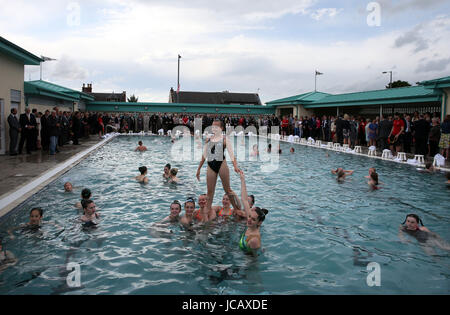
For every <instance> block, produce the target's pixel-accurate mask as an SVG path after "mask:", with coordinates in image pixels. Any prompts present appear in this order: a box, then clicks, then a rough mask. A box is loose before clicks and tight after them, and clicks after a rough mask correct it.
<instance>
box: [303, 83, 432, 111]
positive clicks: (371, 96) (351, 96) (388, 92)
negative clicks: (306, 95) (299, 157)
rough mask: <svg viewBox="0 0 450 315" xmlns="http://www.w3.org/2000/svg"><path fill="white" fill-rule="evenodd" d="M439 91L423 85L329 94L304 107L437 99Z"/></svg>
mask: <svg viewBox="0 0 450 315" xmlns="http://www.w3.org/2000/svg"><path fill="white" fill-rule="evenodd" d="M440 98H441V93H438V92H436V91H433V90H430V89H427V88H425V87H424V86H410V87H403V88H395V89H384V90H375V91H366V92H356V93H346V94H337V95H329V96H326V97H324V98H322V99H321V100H318V101H315V102H312V103H310V104H307V105H305V108H314V107H335V106H358V105H376V104H391V103H414V102H430V101H439V100H440Z"/></svg>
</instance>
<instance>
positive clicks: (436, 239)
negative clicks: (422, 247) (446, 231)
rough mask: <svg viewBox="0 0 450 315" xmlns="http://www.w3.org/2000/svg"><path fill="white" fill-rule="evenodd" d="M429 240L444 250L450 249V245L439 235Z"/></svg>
mask: <svg viewBox="0 0 450 315" xmlns="http://www.w3.org/2000/svg"><path fill="white" fill-rule="evenodd" d="M428 242H429V243H430V244H432V245H435V246H436V247H438V248H440V249H442V250H447V251H450V245H449V244H448V243H447V242H446V241H444V240H443V239H441V238H439V236H435V237H433V238H432V239H430V240H428Z"/></svg>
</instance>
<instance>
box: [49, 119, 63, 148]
mask: <svg viewBox="0 0 450 315" xmlns="http://www.w3.org/2000/svg"><path fill="white" fill-rule="evenodd" d="M47 126H48V133H49V136H50V155H55V152H57V151H56V150H57V149H56V146H57V144H58V137H59V136H60V127H61V124H60V120H59V118H58V117H57V116H56V111H55V110H53V111H52V115H51V116H49V117H48V119H47Z"/></svg>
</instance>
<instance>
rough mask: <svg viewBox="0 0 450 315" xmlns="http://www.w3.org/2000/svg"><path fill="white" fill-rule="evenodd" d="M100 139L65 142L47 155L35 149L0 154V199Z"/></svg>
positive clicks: (92, 137)
mask: <svg viewBox="0 0 450 315" xmlns="http://www.w3.org/2000/svg"><path fill="white" fill-rule="evenodd" d="M101 140H102V139H99V138H98V137H96V136H91V137H90V138H89V139H80V145H72V144H67V145H65V146H63V147H59V150H60V152H59V153H57V154H56V155H49V154H48V153H47V152H43V151H35V152H33V153H32V154H31V155H28V154H21V155H17V156H9V155H1V156H0V165H1V167H0V170H1V171H0V172H1V176H0V199H1V198H2V197H5V196H7V195H8V194H10V193H12V192H14V191H16V190H17V189H19V188H20V187H22V186H24V185H26V184H28V183H29V182H31V181H33V180H34V179H36V178H37V177H39V176H41V175H42V174H44V173H45V172H47V171H49V170H50V169H52V168H54V167H55V166H57V165H58V164H60V163H63V162H65V161H67V160H68V159H70V158H72V157H73V156H74V155H75V154H77V153H79V152H81V151H84V150H86V149H88V148H90V147H92V146H93V145H95V144H97V143H99V142H100V141H101Z"/></svg>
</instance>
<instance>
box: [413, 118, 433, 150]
mask: <svg viewBox="0 0 450 315" xmlns="http://www.w3.org/2000/svg"><path fill="white" fill-rule="evenodd" d="M430 129H431V126H430V124H429V123H428V122H427V121H426V120H425V118H424V115H423V114H420V115H419V120H416V121H415V122H414V124H413V125H412V131H413V132H414V138H415V139H416V148H415V153H416V154H420V155H423V156H426V155H427V153H428V147H427V142H428V135H429V133H430Z"/></svg>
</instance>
